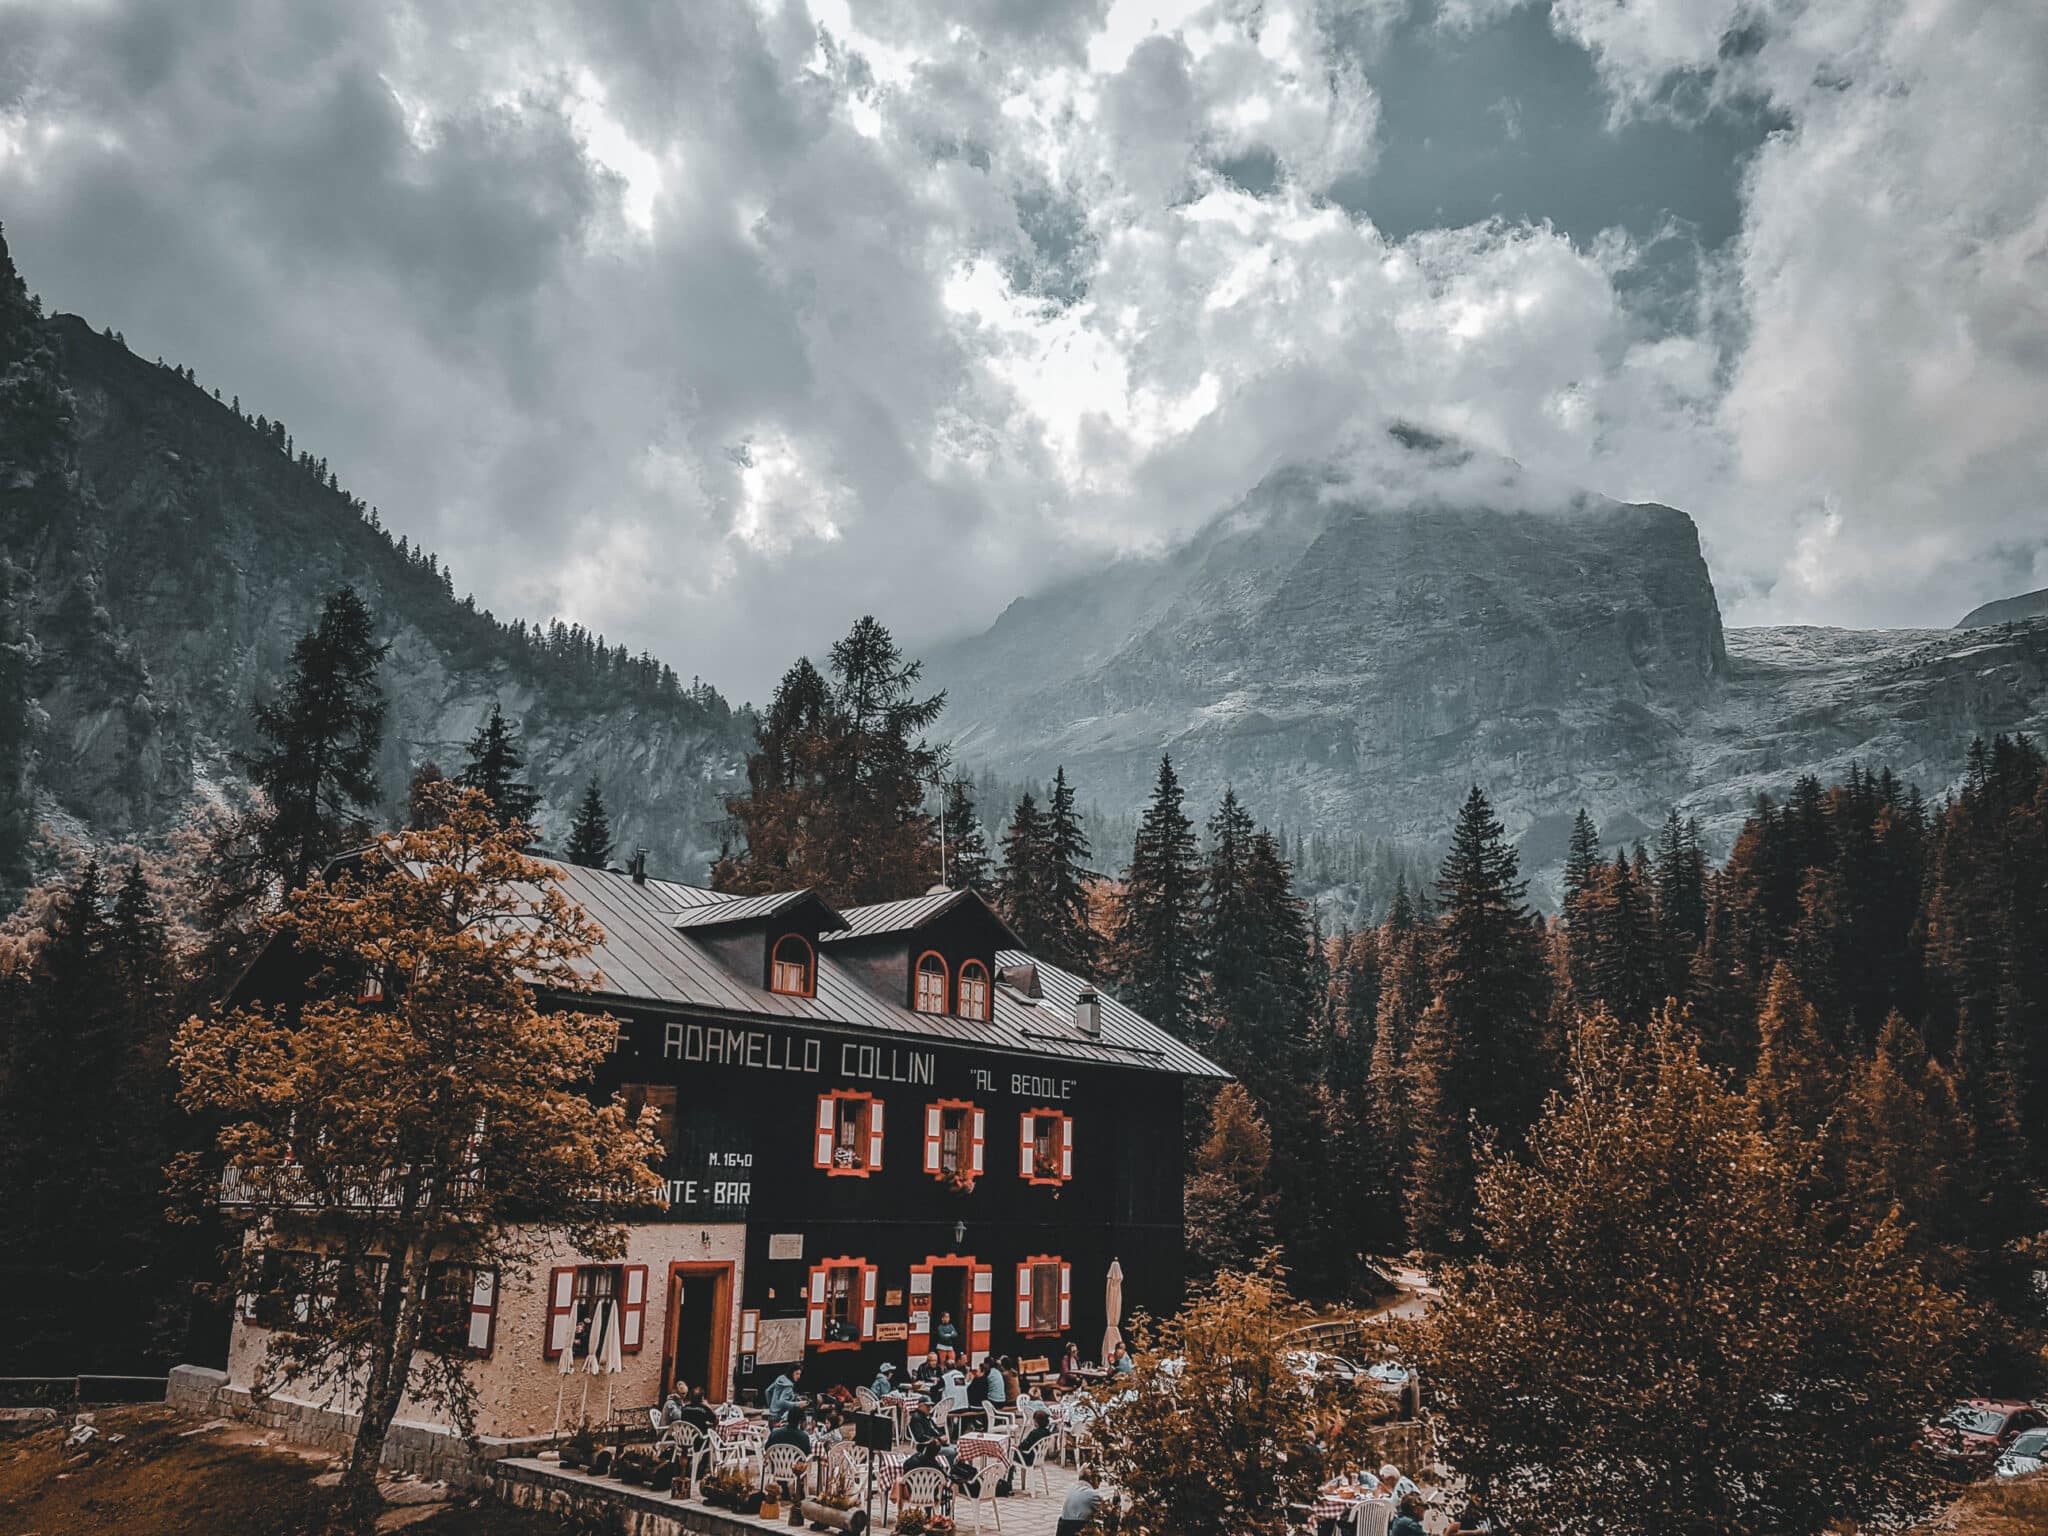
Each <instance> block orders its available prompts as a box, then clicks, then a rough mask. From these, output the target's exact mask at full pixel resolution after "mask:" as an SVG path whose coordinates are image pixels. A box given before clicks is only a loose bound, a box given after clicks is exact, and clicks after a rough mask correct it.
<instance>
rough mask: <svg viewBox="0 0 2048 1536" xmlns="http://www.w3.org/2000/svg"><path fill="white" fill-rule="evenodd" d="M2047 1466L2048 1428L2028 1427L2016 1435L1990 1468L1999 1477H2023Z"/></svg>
mask: <svg viewBox="0 0 2048 1536" xmlns="http://www.w3.org/2000/svg"><path fill="white" fill-rule="evenodd" d="M2043 1467H2048V1429H2029V1430H2025V1431H2023V1432H2022V1433H2020V1434H2019V1435H2018V1436H2016V1437H2015V1438H2014V1440H2013V1442H2012V1444H2011V1445H2009V1446H2007V1447H2006V1448H2005V1454H2004V1455H2003V1456H2001V1457H1999V1458H1998V1465H1997V1466H1996V1467H1994V1468H1993V1469H1992V1470H1993V1471H1994V1472H1996V1473H1997V1474H1998V1476H2000V1477H2025V1476H2026V1475H2027V1474H2028V1473H2029V1472H2039V1471H2040V1470H2041V1469H2042V1468H2043Z"/></svg>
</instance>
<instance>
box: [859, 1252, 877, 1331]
mask: <svg viewBox="0 0 2048 1536" xmlns="http://www.w3.org/2000/svg"><path fill="white" fill-rule="evenodd" d="M879 1273H880V1272H879V1271H878V1270H877V1269H876V1267H875V1266H874V1265H872V1264H863V1265H861V1267H860V1336H861V1337H862V1338H864V1339H872V1338H873V1337H874V1336H875V1280H876V1277H877V1275H878V1274H879Z"/></svg>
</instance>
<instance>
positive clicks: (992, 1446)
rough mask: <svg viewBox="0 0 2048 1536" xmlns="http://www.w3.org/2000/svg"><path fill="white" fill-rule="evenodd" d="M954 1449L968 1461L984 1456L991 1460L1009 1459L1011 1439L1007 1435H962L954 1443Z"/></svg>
mask: <svg viewBox="0 0 2048 1536" xmlns="http://www.w3.org/2000/svg"><path fill="white" fill-rule="evenodd" d="M953 1451H954V1454H955V1455H957V1456H959V1457H961V1458H962V1459H963V1460H966V1461H976V1460H980V1459H981V1458H984V1457H986V1458H987V1459H989V1460H991V1461H1008V1460H1009V1459H1010V1441H1009V1437H1008V1436H1005V1435H989V1434H979V1435H974V1434H969V1435H962V1436H961V1437H960V1439H959V1441H958V1442H957V1443H956V1444H955V1445H954V1447H953Z"/></svg>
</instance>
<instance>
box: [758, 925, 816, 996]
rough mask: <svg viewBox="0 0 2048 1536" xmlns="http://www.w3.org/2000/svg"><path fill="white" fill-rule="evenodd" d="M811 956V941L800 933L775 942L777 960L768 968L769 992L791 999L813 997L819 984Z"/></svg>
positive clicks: (785, 936)
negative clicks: (786, 995) (779, 993)
mask: <svg viewBox="0 0 2048 1536" xmlns="http://www.w3.org/2000/svg"><path fill="white" fill-rule="evenodd" d="M813 967H814V961H813V958H812V955H811V941H810V940H809V939H807V938H805V937H804V936H803V935H802V934H800V933H785V934H784V935H783V936H782V937H781V938H779V939H777V940H776V941H775V960H774V964H772V965H771V966H770V967H769V968H768V990H769V991H770V992H782V993H786V994H788V995H789V996H791V997H812V996H815V995H816V993H817V982H816V979H815V972H814V969H813Z"/></svg>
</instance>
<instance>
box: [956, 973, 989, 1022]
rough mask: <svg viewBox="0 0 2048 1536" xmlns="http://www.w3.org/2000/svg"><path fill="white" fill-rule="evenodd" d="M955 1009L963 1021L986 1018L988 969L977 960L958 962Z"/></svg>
mask: <svg viewBox="0 0 2048 1536" xmlns="http://www.w3.org/2000/svg"><path fill="white" fill-rule="evenodd" d="M955 991H956V992H957V994H958V998H957V1009H956V1011H957V1012H958V1013H959V1015H960V1017H961V1018H963V1019H985V1018H987V1017H988V967H987V966H985V965H983V964H982V963H981V962H980V961H979V960H962V961H961V962H960V982H959V985H958V987H957V988H956V989H955Z"/></svg>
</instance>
